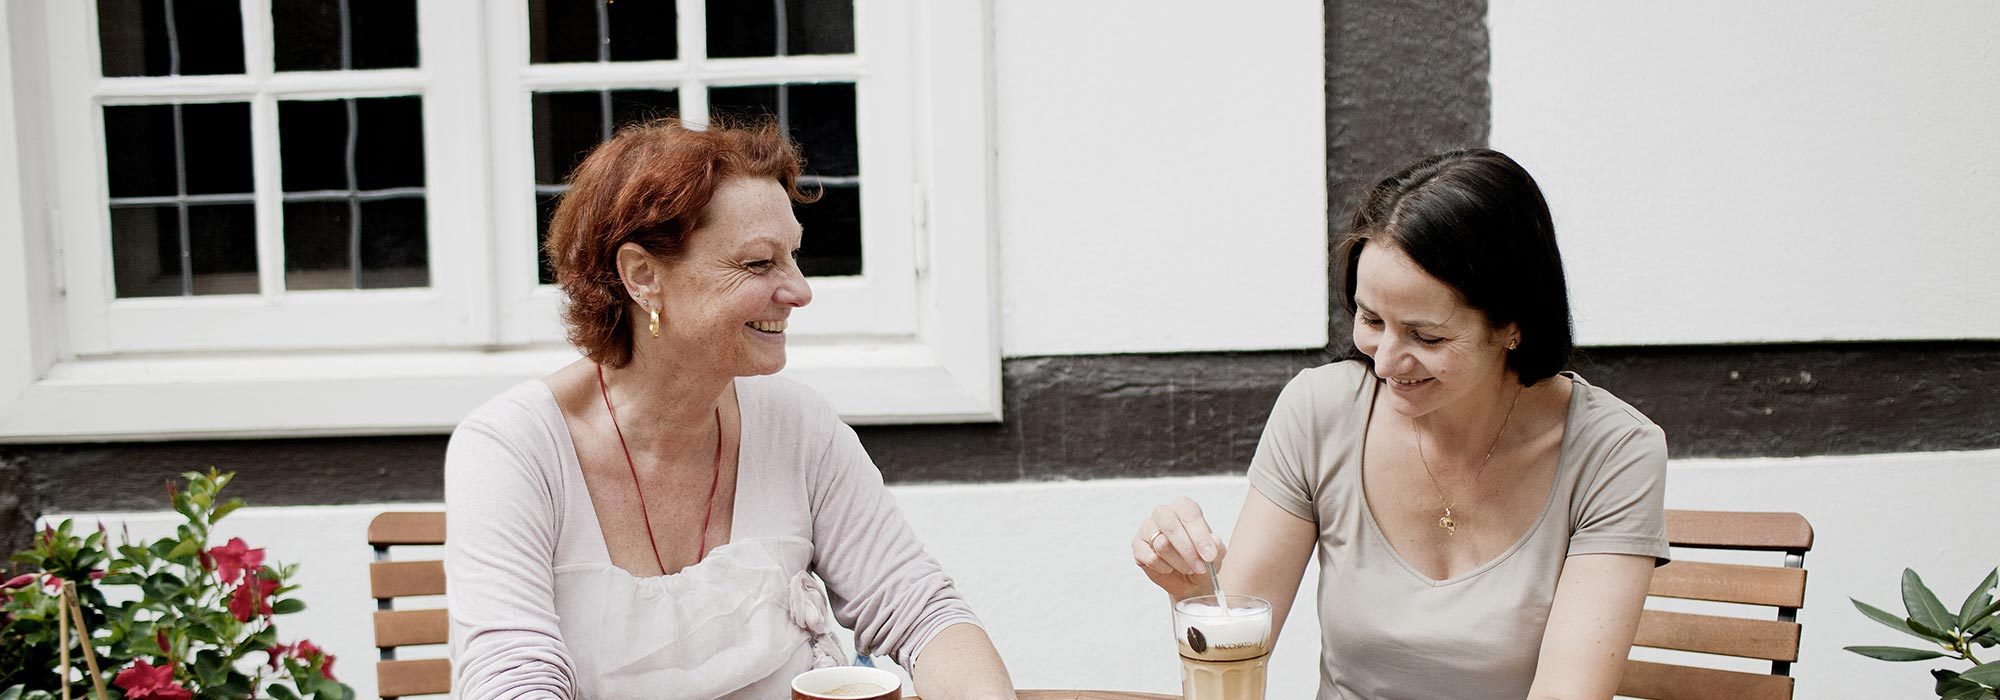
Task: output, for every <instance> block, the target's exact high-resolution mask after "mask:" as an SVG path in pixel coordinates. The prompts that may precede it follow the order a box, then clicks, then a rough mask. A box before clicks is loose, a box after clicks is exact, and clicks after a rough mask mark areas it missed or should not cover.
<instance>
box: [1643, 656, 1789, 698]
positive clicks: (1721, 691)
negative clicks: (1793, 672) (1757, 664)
mask: <svg viewBox="0 0 2000 700" xmlns="http://www.w3.org/2000/svg"><path fill="white" fill-rule="evenodd" d="M1618 694H1619V695H1623V696H1626V697H1633V698H1644V699H1645V700H1791V698H1792V679H1791V677H1790V676H1773V675H1769V674H1764V673H1744V672H1741V671H1724V670H1721V669H1714V668H1699V667H1695V666H1676V665H1673V664H1658V663H1653V662H1650V661H1637V660H1630V661H1626V662H1625V678H1624V679H1623V680H1621V681H1620V682H1619V683H1618Z"/></svg>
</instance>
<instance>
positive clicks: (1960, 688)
mask: <svg viewBox="0 0 2000 700" xmlns="http://www.w3.org/2000/svg"><path fill="white" fill-rule="evenodd" d="M1931 677H1932V678H1936V679H1937V686H1936V687H1935V688H1933V690H1935V691H1936V692H1937V695H1938V697H1939V698H1949V697H1964V696H1960V695H1955V694H1956V693H1963V692H1965V691H1966V690H1967V689H1971V690H1979V691H1984V690H1985V688H1981V687H1979V684H1978V683H1974V682H1972V681H1968V680H1965V679H1963V678H1959V677H1958V672H1956V671H1946V670H1944V669H1941V668H1934V669H1931ZM1972 697H1978V696H1976V695H1975V696H1972Z"/></svg>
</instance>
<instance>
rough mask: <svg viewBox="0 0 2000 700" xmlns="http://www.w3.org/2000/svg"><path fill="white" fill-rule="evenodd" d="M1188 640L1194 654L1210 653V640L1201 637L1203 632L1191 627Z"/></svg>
mask: <svg viewBox="0 0 2000 700" xmlns="http://www.w3.org/2000/svg"><path fill="white" fill-rule="evenodd" d="M1187 640H1188V648H1189V649H1193V650H1194V653H1196V654H1200V653H1202V652H1205V651H1208V638H1207V637H1204V636H1201V630H1198V629H1195V628H1193V627H1189V628H1188V631H1187Z"/></svg>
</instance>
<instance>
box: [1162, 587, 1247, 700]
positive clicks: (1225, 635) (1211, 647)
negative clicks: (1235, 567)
mask: <svg viewBox="0 0 2000 700" xmlns="http://www.w3.org/2000/svg"><path fill="white" fill-rule="evenodd" d="M1228 603H1229V606H1228V607H1227V608H1223V607H1219V606H1217V605H1216V604H1215V596H1212V595H1205V596H1196V597H1193V598H1188V599H1186V600H1183V601H1180V602H1178V603H1175V604H1174V636H1175V637H1177V638H1178V639H1176V640H1175V641H1176V643H1177V644H1178V646H1179V647H1180V651H1181V698H1182V699H1183V700H1263V698H1264V671H1265V667H1266V665H1267V664H1268V663H1269V662H1270V660H1271V604H1270V603H1269V602H1267V601H1265V600H1264V599H1263V598H1258V597H1256V596H1247V595H1231V596H1229V597H1228Z"/></svg>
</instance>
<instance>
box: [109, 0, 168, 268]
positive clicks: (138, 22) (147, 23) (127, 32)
mask: <svg viewBox="0 0 2000 700" xmlns="http://www.w3.org/2000/svg"><path fill="white" fill-rule="evenodd" d="M97 44H98V49H99V51H100V54H99V58H100V61H99V62H100V64H101V65H102V67H103V70H104V77H107V78H118V77H128V76H137V75H167V74H169V73H170V72H171V71H172V70H173V68H172V63H171V57H172V53H171V52H172V49H170V48H169V47H168V46H167V4H166V0H97ZM174 293H176V294H178V293H180V292H179V291H178V290H176V291H175V292H174ZM121 296H122V295H121Z"/></svg>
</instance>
